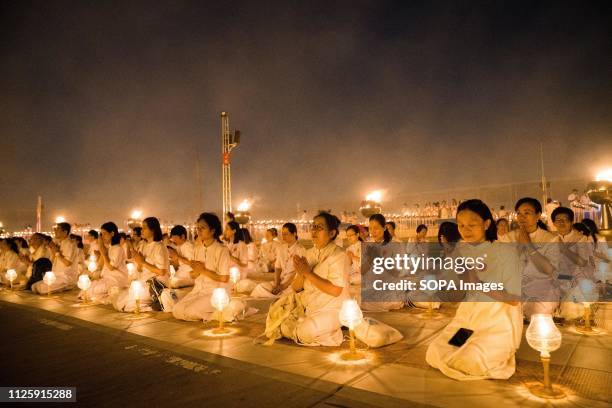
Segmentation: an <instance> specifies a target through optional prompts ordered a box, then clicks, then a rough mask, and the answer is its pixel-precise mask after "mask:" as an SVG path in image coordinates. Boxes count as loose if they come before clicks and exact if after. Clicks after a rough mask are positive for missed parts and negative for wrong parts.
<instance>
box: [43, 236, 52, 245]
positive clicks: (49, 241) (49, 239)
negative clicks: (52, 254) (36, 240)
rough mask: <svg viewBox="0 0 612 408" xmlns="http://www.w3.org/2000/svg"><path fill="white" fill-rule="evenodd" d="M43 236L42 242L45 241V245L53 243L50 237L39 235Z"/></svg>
mask: <svg viewBox="0 0 612 408" xmlns="http://www.w3.org/2000/svg"><path fill="white" fill-rule="evenodd" d="M41 235H42V236H43V240H44V241H45V244H49V243H51V242H53V238H52V237H51V235H47V234H41Z"/></svg>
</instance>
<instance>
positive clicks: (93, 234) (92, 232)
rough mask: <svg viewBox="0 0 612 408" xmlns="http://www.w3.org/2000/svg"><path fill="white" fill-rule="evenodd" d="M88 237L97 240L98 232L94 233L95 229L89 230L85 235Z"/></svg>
mask: <svg viewBox="0 0 612 408" xmlns="http://www.w3.org/2000/svg"><path fill="white" fill-rule="evenodd" d="M87 234H88V235H91V236H92V237H94V238H95V239H98V237H99V235H98V231H96V230H95V229H92V230H89V232H88V233H87Z"/></svg>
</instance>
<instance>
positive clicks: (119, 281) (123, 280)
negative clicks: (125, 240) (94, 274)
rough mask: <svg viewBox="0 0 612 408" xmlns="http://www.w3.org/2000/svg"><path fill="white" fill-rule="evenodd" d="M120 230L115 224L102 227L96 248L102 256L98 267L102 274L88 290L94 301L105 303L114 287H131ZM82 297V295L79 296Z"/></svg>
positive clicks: (106, 224)
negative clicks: (120, 241)
mask: <svg viewBox="0 0 612 408" xmlns="http://www.w3.org/2000/svg"><path fill="white" fill-rule="evenodd" d="M119 240H120V239H119V230H118V229H117V225H115V223H114V222H106V223H104V224H102V226H101V227H100V234H99V237H98V242H97V245H96V247H97V248H98V253H99V255H100V257H99V262H98V265H99V266H101V269H102V272H101V273H100V278H99V279H96V280H94V281H92V282H91V287H90V288H89V290H88V294H89V297H90V298H91V299H92V300H97V301H99V302H102V303H105V302H106V301H107V300H109V299H108V298H107V296H108V294H109V293H110V291H111V288H112V287H116V288H117V290H120V289H124V288H127V287H128V286H129V282H130V281H129V279H128V271H127V264H126V259H125V252H124V251H123V248H121V245H120V244H119ZM79 297H82V293H81V294H79Z"/></svg>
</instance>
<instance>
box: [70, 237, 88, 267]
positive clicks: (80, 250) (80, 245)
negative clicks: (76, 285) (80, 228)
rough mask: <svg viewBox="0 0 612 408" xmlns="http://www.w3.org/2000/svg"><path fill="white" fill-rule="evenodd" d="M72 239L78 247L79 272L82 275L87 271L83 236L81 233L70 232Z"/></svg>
mask: <svg viewBox="0 0 612 408" xmlns="http://www.w3.org/2000/svg"><path fill="white" fill-rule="evenodd" d="M69 237H70V239H71V240H72V242H74V244H75V245H76V247H77V257H76V259H77V274H78V275H81V274H82V273H84V272H85V271H87V265H85V250H84V245H83V238H82V237H81V236H80V235H76V234H70V236H69Z"/></svg>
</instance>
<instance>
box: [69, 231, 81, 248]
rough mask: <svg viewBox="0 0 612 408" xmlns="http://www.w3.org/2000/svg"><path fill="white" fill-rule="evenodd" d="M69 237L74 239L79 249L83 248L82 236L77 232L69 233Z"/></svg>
mask: <svg viewBox="0 0 612 408" xmlns="http://www.w3.org/2000/svg"><path fill="white" fill-rule="evenodd" d="M70 239H74V240H75V241H76V244H77V247H78V248H79V249H83V237H81V236H80V235H77V234H70Z"/></svg>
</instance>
